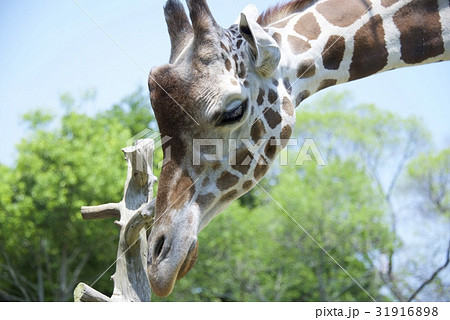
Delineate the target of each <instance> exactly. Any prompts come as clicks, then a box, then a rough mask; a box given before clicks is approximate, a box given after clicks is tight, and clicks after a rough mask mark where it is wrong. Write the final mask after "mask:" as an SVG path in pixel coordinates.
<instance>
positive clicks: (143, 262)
mask: <svg viewBox="0 0 450 320" xmlns="http://www.w3.org/2000/svg"><path fill="white" fill-rule="evenodd" d="M153 147H154V143H153V140H150V139H146V140H139V141H137V142H136V145H135V146H132V147H127V148H125V149H123V150H122V151H123V152H124V154H125V160H126V161H127V163H128V172H127V179H126V181H125V186H124V196H123V199H122V201H121V202H120V203H118V204H114V203H113V204H106V205H102V206H97V207H83V208H82V209H81V211H82V214H83V218H84V219H103V218H110V217H112V218H116V219H118V221H116V222H115V223H116V224H117V225H118V226H119V227H120V233H119V246H118V249H117V260H116V272H115V273H114V275H113V276H112V280H113V282H114V291H113V295H112V297H111V298H108V297H106V296H105V295H103V294H101V293H99V292H97V291H95V290H94V289H92V288H90V287H89V286H87V285H85V284H84V283H80V284H79V285H78V286H77V288H76V290H75V292H74V298H75V301H124V302H125V301H126V302H130V301H150V299H151V288H150V282H149V280H148V276H147V254H148V243H147V237H146V231H147V230H143V229H144V228H145V229H150V227H151V222H152V221H153V215H154V208H155V201H154V200H153V201H152V196H153V183H154V182H155V180H156V179H155V177H154V176H153V173H152V169H153ZM86 261H87V257H86V256H85V259H84V260H83V259H82V261H81V262H80V264H79V265H78V268H77V269H76V270H75V272H74V274H73V279H76V278H77V277H78V274H79V273H80V271H81V270H82V268H83V266H84V263H85V262H86ZM103 275H104V274H103ZM103 275H102V276H103ZM100 278H101V277H100ZM97 280H99V279H97ZM97 280H96V281H97ZM94 283H95V282H94Z"/></svg>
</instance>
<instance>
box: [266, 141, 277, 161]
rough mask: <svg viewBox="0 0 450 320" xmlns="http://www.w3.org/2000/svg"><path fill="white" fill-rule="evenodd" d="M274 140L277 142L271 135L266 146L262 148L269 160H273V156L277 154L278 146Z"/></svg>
mask: <svg viewBox="0 0 450 320" xmlns="http://www.w3.org/2000/svg"><path fill="white" fill-rule="evenodd" d="M276 142H277V141H276V138H275V137H272V138H270V140H269V141H268V142H267V144H266V147H265V148H264V154H265V155H266V157H267V158H268V159H270V160H273V158H275V156H276V154H277V151H278V146H277V144H276Z"/></svg>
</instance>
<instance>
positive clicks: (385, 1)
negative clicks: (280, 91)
mask: <svg viewBox="0 0 450 320" xmlns="http://www.w3.org/2000/svg"><path fill="white" fill-rule="evenodd" d="M449 6H450V1H449V0H381V1H378V0H371V1H369V0H323V1H322V0H320V1H317V2H315V3H314V4H313V5H311V6H310V7H308V8H307V9H306V10H305V11H302V12H301V13H296V14H292V15H290V16H288V17H286V18H284V19H282V20H280V21H278V22H276V23H273V24H270V25H269V26H267V27H266V30H267V31H268V32H269V34H270V35H271V36H272V37H273V38H274V39H275V41H276V42H277V43H278V45H279V46H280V48H281V51H282V60H281V64H280V67H279V68H278V70H277V72H276V73H275V74H274V76H275V77H276V78H277V79H279V80H281V81H282V82H283V83H284V86H285V87H286V89H287V92H288V94H289V95H290V96H291V99H292V101H293V102H294V104H295V105H296V106H298V105H299V104H300V102H302V101H303V100H304V99H306V98H307V97H309V96H310V95H312V94H314V93H315V92H318V91H320V90H322V89H324V88H327V87H330V86H333V85H336V84H340V83H344V82H349V81H352V80H356V79H360V78H364V77H367V76H370V75H373V74H376V73H379V72H383V71H388V70H392V69H396V68H401V67H405V66H412V65H419V64H425V63H431V62H437V61H443V60H450V7H449Z"/></svg>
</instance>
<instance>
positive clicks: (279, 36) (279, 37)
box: [272, 32, 283, 47]
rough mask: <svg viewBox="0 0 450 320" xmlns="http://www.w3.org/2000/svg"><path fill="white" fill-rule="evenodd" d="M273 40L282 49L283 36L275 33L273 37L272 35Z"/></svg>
mask: <svg viewBox="0 0 450 320" xmlns="http://www.w3.org/2000/svg"><path fill="white" fill-rule="evenodd" d="M272 38H273V39H274V40H275V41H276V43H278V45H279V46H280V47H281V44H282V42H283V40H282V39H283V38H282V37H281V34H279V33H278V32H275V33H274V34H273V35H272Z"/></svg>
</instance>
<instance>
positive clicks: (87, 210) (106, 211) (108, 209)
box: [81, 203, 120, 220]
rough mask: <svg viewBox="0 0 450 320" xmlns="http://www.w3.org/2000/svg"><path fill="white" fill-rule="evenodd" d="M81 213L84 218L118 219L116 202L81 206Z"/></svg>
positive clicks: (118, 213) (118, 210)
mask: <svg viewBox="0 0 450 320" xmlns="http://www.w3.org/2000/svg"><path fill="white" fill-rule="evenodd" d="M81 215H82V216H83V219H84V220H99V219H106V218H114V219H120V209H119V204H118V203H108V204H103V205H101V206H94V207H82V208H81Z"/></svg>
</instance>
